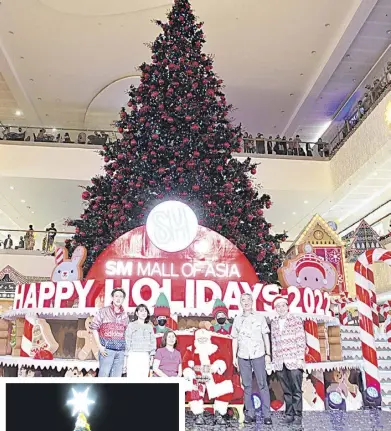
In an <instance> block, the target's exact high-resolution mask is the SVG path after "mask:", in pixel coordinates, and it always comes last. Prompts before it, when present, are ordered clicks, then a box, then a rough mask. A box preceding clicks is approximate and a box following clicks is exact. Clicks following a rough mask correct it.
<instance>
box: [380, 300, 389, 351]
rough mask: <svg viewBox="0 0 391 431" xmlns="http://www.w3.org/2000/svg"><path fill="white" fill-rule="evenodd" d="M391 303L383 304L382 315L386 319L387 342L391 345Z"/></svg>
mask: <svg viewBox="0 0 391 431" xmlns="http://www.w3.org/2000/svg"><path fill="white" fill-rule="evenodd" d="M390 311H391V301H388V302H386V303H385V304H383V306H382V308H381V313H382V315H383V317H384V320H385V322H384V333H385V334H386V337H387V340H388V342H389V343H391V314H390Z"/></svg>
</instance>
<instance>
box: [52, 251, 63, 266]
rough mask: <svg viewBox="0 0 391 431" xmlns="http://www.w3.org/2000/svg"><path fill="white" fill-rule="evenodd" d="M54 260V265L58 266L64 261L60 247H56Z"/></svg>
mask: <svg viewBox="0 0 391 431" xmlns="http://www.w3.org/2000/svg"><path fill="white" fill-rule="evenodd" d="M54 259H55V261H56V265H59V264H60V263H62V262H63V261H64V249H63V248H62V247H56V252H55V255H54Z"/></svg>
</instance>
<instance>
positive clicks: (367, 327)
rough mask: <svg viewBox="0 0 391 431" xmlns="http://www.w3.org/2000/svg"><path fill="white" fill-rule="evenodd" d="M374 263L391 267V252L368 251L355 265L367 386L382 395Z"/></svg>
mask: <svg viewBox="0 0 391 431" xmlns="http://www.w3.org/2000/svg"><path fill="white" fill-rule="evenodd" d="M374 262H385V263H387V264H388V265H391V251H388V250H384V249H381V248H375V249H373V250H367V251H366V252H364V253H363V254H362V255H361V256H360V257H359V258H358V260H357V262H356V263H355V265H354V272H355V284H356V293H357V298H358V312H359V318H360V336H361V346H362V353H363V358H364V371H365V381H366V386H367V387H369V386H373V387H374V388H376V390H377V391H378V392H379V393H381V391H380V377H379V365H378V361H377V353H376V345H375V334H374V325H373V298H374V295H373V294H372V293H375V286H374V283H373V272H372V271H371V270H370V269H369V265H371V264H373V263H374Z"/></svg>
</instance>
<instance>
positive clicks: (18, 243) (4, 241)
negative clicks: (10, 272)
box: [0, 228, 74, 255]
mask: <svg viewBox="0 0 391 431" xmlns="http://www.w3.org/2000/svg"><path fill="white" fill-rule="evenodd" d="M73 235H74V234H73V233H72V232H62V231H57V232H54V231H52V230H46V229H44V230H18V229H6V228H1V229H0V254H2V253H15V254H21V253H22V254H27V253H34V254H39V253H42V254H48V255H51V254H53V253H54V251H55V249H56V247H67V248H68V247H70V245H71V241H72V236H73Z"/></svg>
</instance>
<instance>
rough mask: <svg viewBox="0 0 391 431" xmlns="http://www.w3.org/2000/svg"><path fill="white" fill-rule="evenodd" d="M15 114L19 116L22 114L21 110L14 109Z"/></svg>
mask: <svg viewBox="0 0 391 431" xmlns="http://www.w3.org/2000/svg"><path fill="white" fill-rule="evenodd" d="M15 115H16V116H17V117H20V116H21V115H22V111H19V109H18V110H17V111H15Z"/></svg>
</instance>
